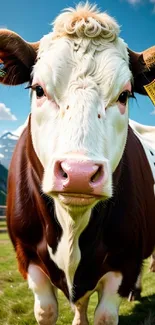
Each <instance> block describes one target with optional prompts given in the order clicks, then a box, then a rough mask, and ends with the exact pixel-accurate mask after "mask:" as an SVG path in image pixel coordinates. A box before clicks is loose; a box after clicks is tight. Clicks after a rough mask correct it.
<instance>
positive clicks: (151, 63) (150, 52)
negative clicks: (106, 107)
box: [128, 46, 155, 95]
mask: <svg viewBox="0 0 155 325" xmlns="http://www.w3.org/2000/svg"><path fill="white" fill-rule="evenodd" d="M128 51H129V59H130V69H131V71H132V73H133V77H134V85H133V87H134V89H133V90H134V91H135V92H137V93H139V94H143V95H148V94H147V92H146V88H145V87H144V86H147V85H149V84H150V83H151V82H152V81H153V80H154V79H155V46H153V47H151V48H149V49H147V50H145V51H143V52H141V53H136V52H133V51H131V50H130V49H128ZM153 87H154V86H153Z"/></svg>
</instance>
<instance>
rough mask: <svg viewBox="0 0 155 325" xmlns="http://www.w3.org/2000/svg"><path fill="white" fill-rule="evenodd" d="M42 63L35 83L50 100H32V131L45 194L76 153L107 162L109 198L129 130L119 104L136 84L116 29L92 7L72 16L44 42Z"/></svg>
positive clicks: (64, 17)
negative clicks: (59, 166)
mask: <svg viewBox="0 0 155 325" xmlns="http://www.w3.org/2000/svg"><path fill="white" fill-rule="evenodd" d="M70 23H71V25H70ZM69 26H70V27H69ZM83 26H84V28H83ZM90 27H91V28H90ZM70 28H73V29H74V32H73V35H74V37H71V34H72V32H71V31H70ZM93 28H94V29H93ZM84 30H85V31H84ZM80 31H81V32H80ZM82 31H84V33H85V35H84V34H83V32H82ZM98 33H99V34H98ZM89 34H91V35H89ZM38 58H39V60H38V62H37V63H36V64H35V66H34V70H33V83H34V84H36V83H38V84H41V86H42V87H43V88H44V91H45V93H46V94H47V97H46V98H45V100H44V101H43V103H42V105H40V104H39V99H37V100H36V94H35V91H34V92H33V94H32V118H31V130H32V141H33V146H34V149H35V151H36V154H37V155H38V158H39V159H40V161H41V163H42V165H43V167H44V179H43V191H44V190H45V192H46V188H48V189H49V192H50V182H51V189H52V173H53V164H54V162H55V161H56V159H60V160H61V159H63V157H67V159H70V158H71V156H72V155H73V154H74V153H78V154H79V155H83V156H84V159H85V160H93V161H100V162H104V161H107V165H108V167H107V169H108V173H109V175H108V181H107V185H106V188H103V193H102V194H103V195H105V194H106V193H104V191H106V192H108V195H107V196H109V197H111V195H112V172H114V170H115V169H116V167H117V166H118V164H119V161H120V159H121V157H122V154H123V151H124V147H125V143H126V137H127V129H128V109H127V107H126V110H125V113H124V114H121V113H120V110H119V107H118V102H117V100H118V97H119V95H120V93H121V92H122V91H123V90H124V87H125V85H126V84H127V83H128V82H129V81H130V80H131V79H132V75H131V72H130V70H129V58H128V51H127V45H126V44H125V43H124V42H123V40H122V39H120V38H119V37H118V25H117V24H116V22H115V20H113V18H111V17H110V16H108V15H107V14H105V13H103V14H102V13H99V12H98V11H97V10H96V9H95V7H90V6H89V5H86V6H84V7H81V6H79V7H78V8H77V9H76V10H75V11H74V10H71V11H70V10H69V11H68V12H65V13H64V14H62V15H60V16H59V17H58V19H57V20H56V23H55V24H54V31H53V33H50V34H49V35H48V36H45V37H44V38H43V39H42V40H41V43H40V47H39V52H38ZM40 103H41V102H40ZM98 116H99V117H100V118H99V117H98ZM107 189H108V191H107Z"/></svg>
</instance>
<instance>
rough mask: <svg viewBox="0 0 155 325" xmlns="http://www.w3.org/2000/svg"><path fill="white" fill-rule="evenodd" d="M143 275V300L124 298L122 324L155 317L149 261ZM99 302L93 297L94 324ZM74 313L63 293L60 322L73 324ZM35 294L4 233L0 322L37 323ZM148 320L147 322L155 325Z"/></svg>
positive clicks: (0, 324)
mask: <svg viewBox="0 0 155 325" xmlns="http://www.w3.org/2000/svg"><path fill="white" fill-rule="evenodd" d="M144 269H145V270H144V276H143V292H142V300H141V302H132V303H131V302H130V303H129V302H128V301H127V300H124V301H123V303H122V305H121V308H120V322H119V324H120V325H141V324H144V319H145V318H146V317H148V316H149V314H150V313H152V315H154V316H155V274H152V273H149V272H148V261H145V268H144ZM96 303H97V295H96V294H94V295H93V296H92V297H91V300H90V305H89V309H88V315H89V320H90V324H93V313H94V309H95V307H96ZM72 319H73V313H72V311H71V308H70V306H69V303H68V301H67V300H66V298H65V297H64V296H63V294H62V293H61V292H59V319H58V322H57V324H58V325H70V324H71V323H72ZM34 324H36V321H35V318H34V315H33V295H32V292H31V291H30V290H29V289H28V286H27V282H26V281H24V280H23V279H22V277H21V275H20V274H19V272H18V270H17V262H16V258H15V253H14V251H13V248H12V245H11V243H10V241H9V239H8V235H7V234H0V325H34ZM154 324H155V319H154V321H153V322H147V325H154Z"/></svg>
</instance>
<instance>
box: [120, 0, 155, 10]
mask: <svg viewBox="0 0 155 325" xmlns="http://www.w3.org/2000/svg"><path fill="white" fill-rule="evenodd" d="M126 1H127V2H128V3H130V4H131V5H136V4H142V3H148V2H149V3H151V4H153V5H154V8H153V11H155V0H126Z"/></svg>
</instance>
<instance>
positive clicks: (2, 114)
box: [0, 103, 17, 121]
mask: <svg viewBox="0 0 155 325" xmlns="http://www.w3.org/2000/svg"><path fill="white" fill-rule="evenodd" d="M0 120H3V121H4V120H7V121H16V120H17V118H16V116H15V115H13V114H12V113H11V110H10V108H7V107H6V106H5V104H4V103H0Z"/></svg>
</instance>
